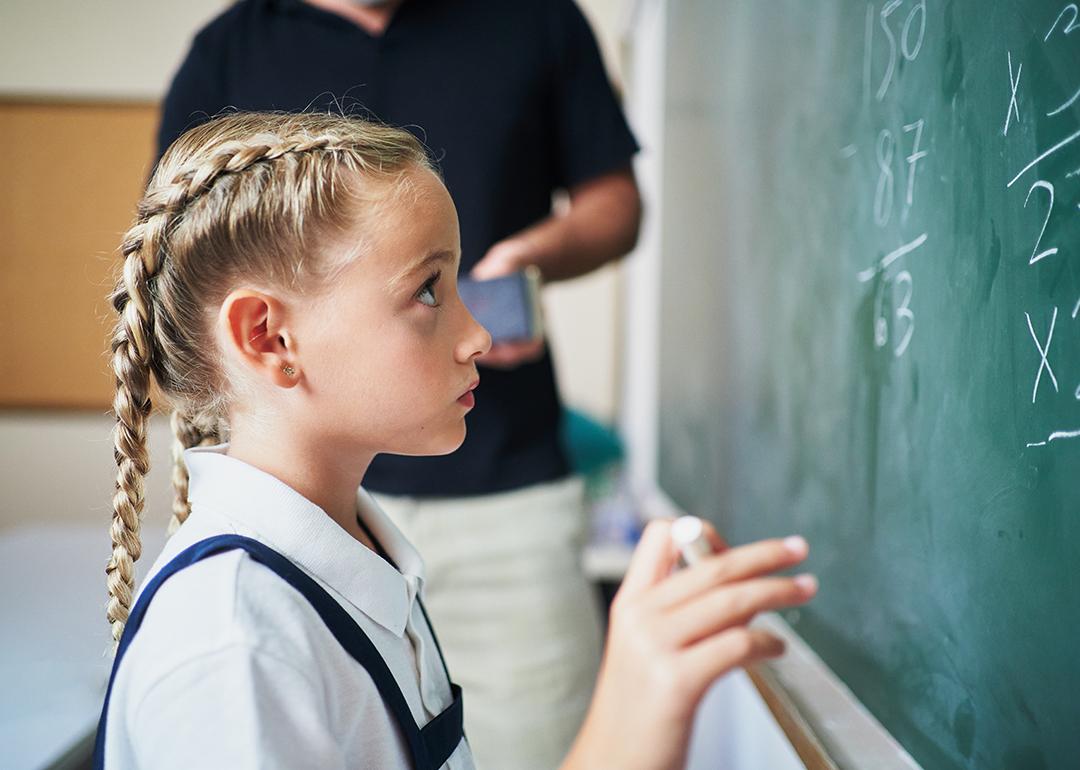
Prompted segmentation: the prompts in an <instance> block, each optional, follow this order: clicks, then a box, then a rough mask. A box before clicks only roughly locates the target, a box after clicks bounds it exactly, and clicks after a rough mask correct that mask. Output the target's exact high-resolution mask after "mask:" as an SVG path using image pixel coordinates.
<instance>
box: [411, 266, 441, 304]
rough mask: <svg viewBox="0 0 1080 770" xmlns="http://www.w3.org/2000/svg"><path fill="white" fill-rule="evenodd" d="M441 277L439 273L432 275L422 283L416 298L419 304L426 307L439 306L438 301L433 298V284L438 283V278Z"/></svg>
mask: <svg viewBox="0 0 1080 770" xmlns="http://www.w3.org/2000/svg"><path fill="white" fill-rule="evenodd" d="M441 275H442V272H441V271H438V272H435V273H433V274H432V275H431V276H430V277H429V278H428V279H427V281H425V282H424V285H423V286H422V287H421V288H420V291H419V292H417V294H416V298H417V299H418V300H419V301H420V303H421V304H423V305H427V306H428V307H438V306H439V300H438V298H437V297H436V296H435V284H437V283H438V282H439V277H440V276H441Z"/></svg>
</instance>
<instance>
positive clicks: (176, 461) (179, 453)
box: [169, 409, 220, 535]
mask: <svg viewBox="0 0 1080 770" xmlns="http://www.w3.org/2000/svg"><path fill="white" fill-rule="evenodd" d="M170 424H171V426H172V431H173V444H172V461H173V466H172V487H173V503H172V518H171V519H169V534H170V535H172V534H173V533H175V532H176V530H178V529H179V528H180V525H181V524H183V523H184V522H185V521H187V517H188V514H190V513H191V501H190V500H188V470H187V465H186V464H185V463H184V450H185V449H189V448H191V447H193V446H206V445H207V444H211V443H216V442H217V441H218V440H219V438H220V437H219V436H218V435H217V432H216V431H206V430H204V429H203V428H201V427H200V426H198V425H197V424H196V423H195V421H194V420H192V419H191V418H190V417H188V416H187V415H186V414H184V413H183V412H182V411H180V410H179V409H176V410H174V411H173V413H172V418H171V420H170Z"/></svg>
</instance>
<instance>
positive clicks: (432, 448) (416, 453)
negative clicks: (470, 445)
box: [389, 419, 466, 457]
mask: <svg viewBox="0 0 1080 770" xmlns="http://www.w3.org/2000/svg"><path fill="white" fill-rule="evenodd" d="M465 433H466V431H465V420H464V419H462V420H461V422H460V425H459V426H458V427H457V429H456V430H454V429H453V428H451V429H449V430H447V431H446V433H445V434H444V435H442V436H439V437H438V438H429V439H427V440H426V441H425V442H424V443H423V445H422V446H416V447H409V448H408V449H404V450H401V451H397V452H390V453H389V454H401V455H409V456H411V457H438V456H442V455H448V454H452V453H453V452H456V451H457V450H458V449H460V448H461V445H462V444H463V443H465Z"/></svg>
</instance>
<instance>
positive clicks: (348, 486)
mask: <svg viewBox="0 0 1080 770" xmlns="http://www.w3.org/2000/svg"><path fill="white" fill-rule="evenodd" d="M238 427H239V426H234V427H233V430H232V431H231V432H230V437H229V450H228V455H229V456H230V457H235V458H236V459H238V460H242V461H243V462H246V463H247V464H248V465H252V466H254V467H256V468H258V469H259V470H261V471H264V472H265V473H269V474H270V475H271V476H273V477H275V478H276V479H278V480H279V481H282V482H283V483H285V484H288V485H289V487H291V488H292V489H293V490H295V491H296V492H298V493H299V494H301V495H303V496H304V497H305V498H306V499H308V500H310V501H311V502H312V503H314V504H315V505H317V506H319V507H320V508H322V510H323V511H325V512H326V515H327V516H329V517H330V518H331V519H333V520H334V521H335V522H336V523H337V525H338V526H339V527H341V528H342V529H343V530H345V531H346V532H348V533H349V534H350V535H351V536H352V537H354V538H355V539H356V540H359V541H360V542H361V543H363V544H364V545H365V546H367V547H368V548H371V549H372V550H374V545H373V544H372V542H371V539H370V538H369V537H368V536H367V533H366V532H365V531H364V529H363V528H362V527H361V526H360V525H359V524H358V523H357V520H356V516H357V510H356V493H357V489H358V488H359V486H360V482H361V481H362V480H363V478H364V473H366V472H367V468H368V466H369V465H370V464H371V461H372V459H374V457H375V455H374V453H372V454H370V455H368V456H365V457H364V458H363V459H362V460H361V461H360V462H356V461H355V460H353V462H350V463H343V462H342V461H341V458H340V457H328V456H327V453H326V452H325V451H322V452H320V451H319V450H318V448H317V447H315V446H312V445H310V444H305V443H303V442H300V441H297V440H296V439H295V437H281V436H258V435H254V434H252V433H250V432H248V431H245V430H243V429H239V430H238V429H237V428H238Z"/></svg>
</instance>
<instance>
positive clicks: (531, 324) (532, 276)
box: [458, 265, 544, 342]
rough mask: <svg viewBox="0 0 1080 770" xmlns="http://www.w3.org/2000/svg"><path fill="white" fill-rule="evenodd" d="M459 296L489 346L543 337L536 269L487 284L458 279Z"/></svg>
mask: <svg viewBox="0 0 1080 770" xmlns="http://www.w3.org/2000/svg"><path fill="white" fill-rule="evenodd" d="M458 294H459V295H460V296H461V301H462V302H464V303H465V307H467V308H469V312H470V313H472V314H473V317H475V318H476V320H477V321H479V322H480V323H481V324H483V325H484V327H485V328H487V330H488V333H489V334H491V340H492V342H529V341H532V340H536V339H539V338H541V337H543V336H544V328H543V316H542V315H541V313H540V270H539V268H537V267H536V266H535V265H529V266H528V267H527V268H525V269H524V270H522V271H521V272H518V273H512V274H510V275H504V276H501V277H499V278H492V279H490V280H487V281H474V280H472V279H471V278H459V279H458Z"/></svg>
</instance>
